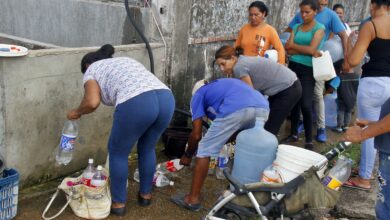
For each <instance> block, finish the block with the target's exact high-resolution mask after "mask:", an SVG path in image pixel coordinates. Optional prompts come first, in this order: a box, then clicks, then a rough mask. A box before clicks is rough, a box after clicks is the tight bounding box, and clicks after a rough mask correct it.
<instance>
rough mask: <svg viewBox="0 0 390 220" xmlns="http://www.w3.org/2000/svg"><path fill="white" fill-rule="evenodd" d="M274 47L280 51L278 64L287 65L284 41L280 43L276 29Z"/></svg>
mask: <svg viewBox="0 0 390 220" xmlns="http://www.w3.org/2000/svg"><path fill="white" fill-rule="evenodd" d="M271 34H272V46H273V47H274V48H275V50H276V51H278V63H280V64H283V65H284V64H285V63H286V51H285V50H284V47H283V44H282V41H280V38H279V35H278V33H277V32H276V30H275V29H274V28H272V33H271Z"/></svg>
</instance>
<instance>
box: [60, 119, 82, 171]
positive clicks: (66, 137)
mask: <svg viewBox="0 0 390 220" xmlns="http://www.w3.org/2000/svg"><path fill="white" fill-rule="evenodd" d="M78 132H79V126H78V123H77V121H70V120H68V121H66V122H65V124H64V128H63V129H62V135H61V140H60V143H59V145H58V150H57V154H56V161H57V163H58V164H60V165H61V164H63V165H67V164H68V163H69V162H70V161H71V160H72V158H73V150H74V142H75V139H76V137H77V134H78Z"/></svg>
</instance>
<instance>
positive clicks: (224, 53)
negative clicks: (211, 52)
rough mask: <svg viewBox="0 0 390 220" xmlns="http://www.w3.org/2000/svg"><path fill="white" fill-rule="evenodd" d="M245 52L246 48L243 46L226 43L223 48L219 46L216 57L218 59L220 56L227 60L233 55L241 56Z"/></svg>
mask: <svg viewBox="0 0 390 220" xmlns="http://www.w3.org/2000/svg"><path fill="white" fill-rule="evenodd" d="M243 54H244V49H242V48H241V47H237V48H234V47H232V46H229V45H224V46H222V47H221V48H219V49H218V50H217V52H215V58H214V59H215V60H217V59H218V58H222V59H226V60H227V59H230V58H232V56H236V57H239V56H240V55H243Z"/></svg>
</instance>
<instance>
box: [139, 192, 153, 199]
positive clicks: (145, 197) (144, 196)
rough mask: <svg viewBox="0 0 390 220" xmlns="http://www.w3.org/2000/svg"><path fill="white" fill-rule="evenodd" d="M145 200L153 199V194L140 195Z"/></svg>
mask: <svg viewBox="0 0 390 220" xmlns="http://www.w3.org/2000/svg"><path fill="white" fill-rule="evenodd" d="M139 195H140V196H141V197H142V198H143V199H152V194H151V193H148V194H142V193H140V194H139Z"/></svg>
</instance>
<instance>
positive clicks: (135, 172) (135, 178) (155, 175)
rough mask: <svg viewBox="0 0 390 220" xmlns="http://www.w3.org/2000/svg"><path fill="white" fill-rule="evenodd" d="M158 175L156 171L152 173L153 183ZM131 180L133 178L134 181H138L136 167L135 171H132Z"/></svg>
mask: <svg viewBox="0 0 390 220" xmlns="http://www.w3.org/2000/svg"><path fill="white" fill-rule="evenodd" d="M158 175H159V172H158V171H156V172H155V173H154V176H153V183H154V182H156V179H157V176H158ZM133 180H134V181H135V182H137V183H139V170H138V168H136V169H135V171H134V174H133Z"/></svg>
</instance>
